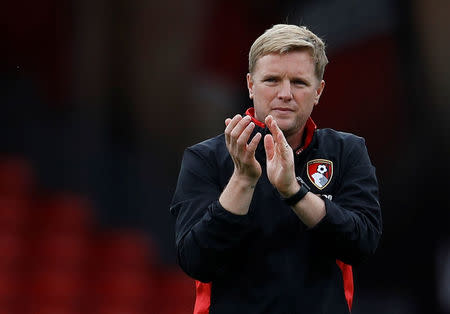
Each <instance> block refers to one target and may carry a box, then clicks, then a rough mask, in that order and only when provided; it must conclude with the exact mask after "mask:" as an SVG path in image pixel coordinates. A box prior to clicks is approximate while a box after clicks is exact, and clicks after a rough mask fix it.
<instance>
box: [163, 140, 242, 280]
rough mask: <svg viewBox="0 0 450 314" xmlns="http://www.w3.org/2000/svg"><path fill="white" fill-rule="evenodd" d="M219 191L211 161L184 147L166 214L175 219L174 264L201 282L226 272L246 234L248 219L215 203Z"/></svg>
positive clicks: (217, 180)
mask: <svg viewBox="0 0 450 314" xmlns="http://www.w3.org/2000/svg"><path fill="white" fill-rule="evenodd" d="M221 192H222V191H221V187H220V183H219V169H218V167H217V166H216V165H215V164H214V160H211V158H206V157H205V156H204V155H203V154H200V153H199V152H198V151H195V150H193V149H192V148H188V149H187V150H186V151H185V153H184V155H183V161H182V165H181V170H180V174H179V177H178V183H177V188H176V191H175V194H174V198H173V201H172V204H171V207H170V211H171V213H172V214H173V215H175V216H176V224H175V240H176V248H177V259H178V263H179V265H180V266H181V268H182V269H183V270H184V271H185V272H186V273H187V274H188V275H189V276H191V277H193V278H195V279H197V280H200V281H203V282H209V281H212V280H213V279H214V278H215V277H216V276H220V275H221V274H223V273H225V272H226V269H227V266H228V265H229V262H230V259H231V255H232V252H233V250H234V249H235V248H236V247H237V246H238V245H239V243H240V242H241V240H242V238H243V237H244V236H245V234H246V233H247V232H248V226H249V220H248V216H247V215H243V216H240V215H234V214H232V213H230V212H229V211H227V210H225V209H224V208H223V207H222V206H221V205H220V203H219V201H218V199H219V196H220V193H221Z"/></svg>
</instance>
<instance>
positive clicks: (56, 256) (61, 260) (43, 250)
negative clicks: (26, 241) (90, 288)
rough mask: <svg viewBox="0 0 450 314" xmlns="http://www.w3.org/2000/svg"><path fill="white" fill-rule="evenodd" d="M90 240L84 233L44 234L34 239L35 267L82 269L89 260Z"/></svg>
mask: <svg viewBox="0 0 450 314" xmlns="http://www.w3.org/2000/svg"><path fill="white" fill-rule="evenodd" d="M89 240H90V238H89V237H87V236H86V235H83V234H71V233H68V234H66V233H59V234H58V233H55V234H43V235H42V236H40V237H37V238H35V239H34V240H33V243H34V245H33V249H32V250H31V255H32V256H33V260H32V263H33V264H34V265H35V267H50V268H59V269H68V270H74V271H77V270H78V271H81V270H83V269H84V267H85V266H86V265H87V262H88V260H89V248H90V247H89V244H90V243H89Z"/></svg>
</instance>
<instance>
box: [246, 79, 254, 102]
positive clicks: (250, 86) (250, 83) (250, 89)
mask: <svg viewBox="0 0 450 314" xmlns="http://www.w3.org/2000/svg"><path fill="white" fill-rule="evenodd" d="M247 88H248V96H249V97H250V99H253V78H252V75H251V74H250V73H247Z"/></svg>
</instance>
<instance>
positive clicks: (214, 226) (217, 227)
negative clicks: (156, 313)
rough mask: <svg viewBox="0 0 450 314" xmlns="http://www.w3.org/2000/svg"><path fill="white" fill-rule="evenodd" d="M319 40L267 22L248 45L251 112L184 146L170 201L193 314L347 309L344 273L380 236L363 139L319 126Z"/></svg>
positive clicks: (349, 294) (349, 287)
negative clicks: (192, 291)
mask: <svg viewBox="0 0 450 314" xmlns="http://www.w3.org/2000/svg"><path fill="white" fill-rule="evenodd" d="M327 62H328V60H327V57H326V55H325V48H324V44H323V42H322V40H321V39H320V38H318V37H317V36H316V35H315V34H313V33H312V32H311V31H309V30H308V29H306V28H305V27H298V26H294V25H275V26H273V27H272V28H271V29H269V30H267V31H266V32H265V33H264V34H262V35H261V36H260V37H259V38H258V39H256V41H255V42H254V43H253V45H252V47H251V49H250V53H249V73H248V74H247V85H248V90H249V94H250V98H251V99H253V104H254V107H253V108H250V109H249V110H247V112H246V115H245V116H244V117H242V116H241V115H236V116H234V117H233V118H232V119H230V118H228V119H226V120H225V125H226V127H225V132H224V134H222V135H219V136H217V137H215V138H212V139H209V140H206V141H204V142H202V143H199V144H197V145H194V146H192V147H189V148H188V149H186V151H185V153H184V157H183V162H182V166H181V171H180V175H179V179H178V184H177V189H176V192H175V195H174V198H173V202H172V205H171V212H172V214H174V215H175V216H176V245H177V252H178V262H179V264H180V266H181V267H182V269H183V270H184V271H185V272H186V273H187V274H188V275H190V276H191V277H193V278H195V279H196V280H197V282H196V287H197V300H196V304H195V309H194V312H195V313H227V314H228V313H289V314H291V313H308V314H311V313H333V314H336V313H349V312H350V311H351V305H352V299H353V279H352V267H351V266H350V265H355V264H358V263H360V262H361V261H362V260H363V259H365V258H366V257H367V256H369V255H371V254H373V253H374V251H375V249H376V246H377V244H378V241H379V238H380V235H381V229H382V226H381V212H380V206H379V202H378V185H377V180H376V177H375V170H374V167H373V166H372V164H371V162H370V160H369V157H368V153H367V149H366V147H365V144H364V140H363V139H362V138H360V137H357V136H355V135H352V134H348V133H343V132H337V131H334V130H331V129H317V128H316V125H315V124H314V122H313V121H312V119H311V118H310V115H311V112H312V110H313V107H314V106H315V105H317V104H318V102H319V98H320V95H321V94H322V92H323V90H324V87H325V82H324V81H323V73H324V69H325V65H326V64H327Z"/></svg>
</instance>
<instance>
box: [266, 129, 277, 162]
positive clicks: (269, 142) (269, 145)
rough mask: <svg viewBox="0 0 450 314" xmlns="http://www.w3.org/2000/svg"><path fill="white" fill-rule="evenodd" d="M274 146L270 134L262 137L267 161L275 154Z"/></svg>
mask: <svg viewBox="0 0 450 314" xmlns="http://www.w3.org/2000/svg"><path fill="white" fill-rule="evenodd" d="M274 147H275V144H274V142H273V137H272V135H270V134H267V135H266V136H264V149H265V150H266V156H267V159H269V160H271V159H272V158H273V155H274V154H275V148H274Z"/></svg>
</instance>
